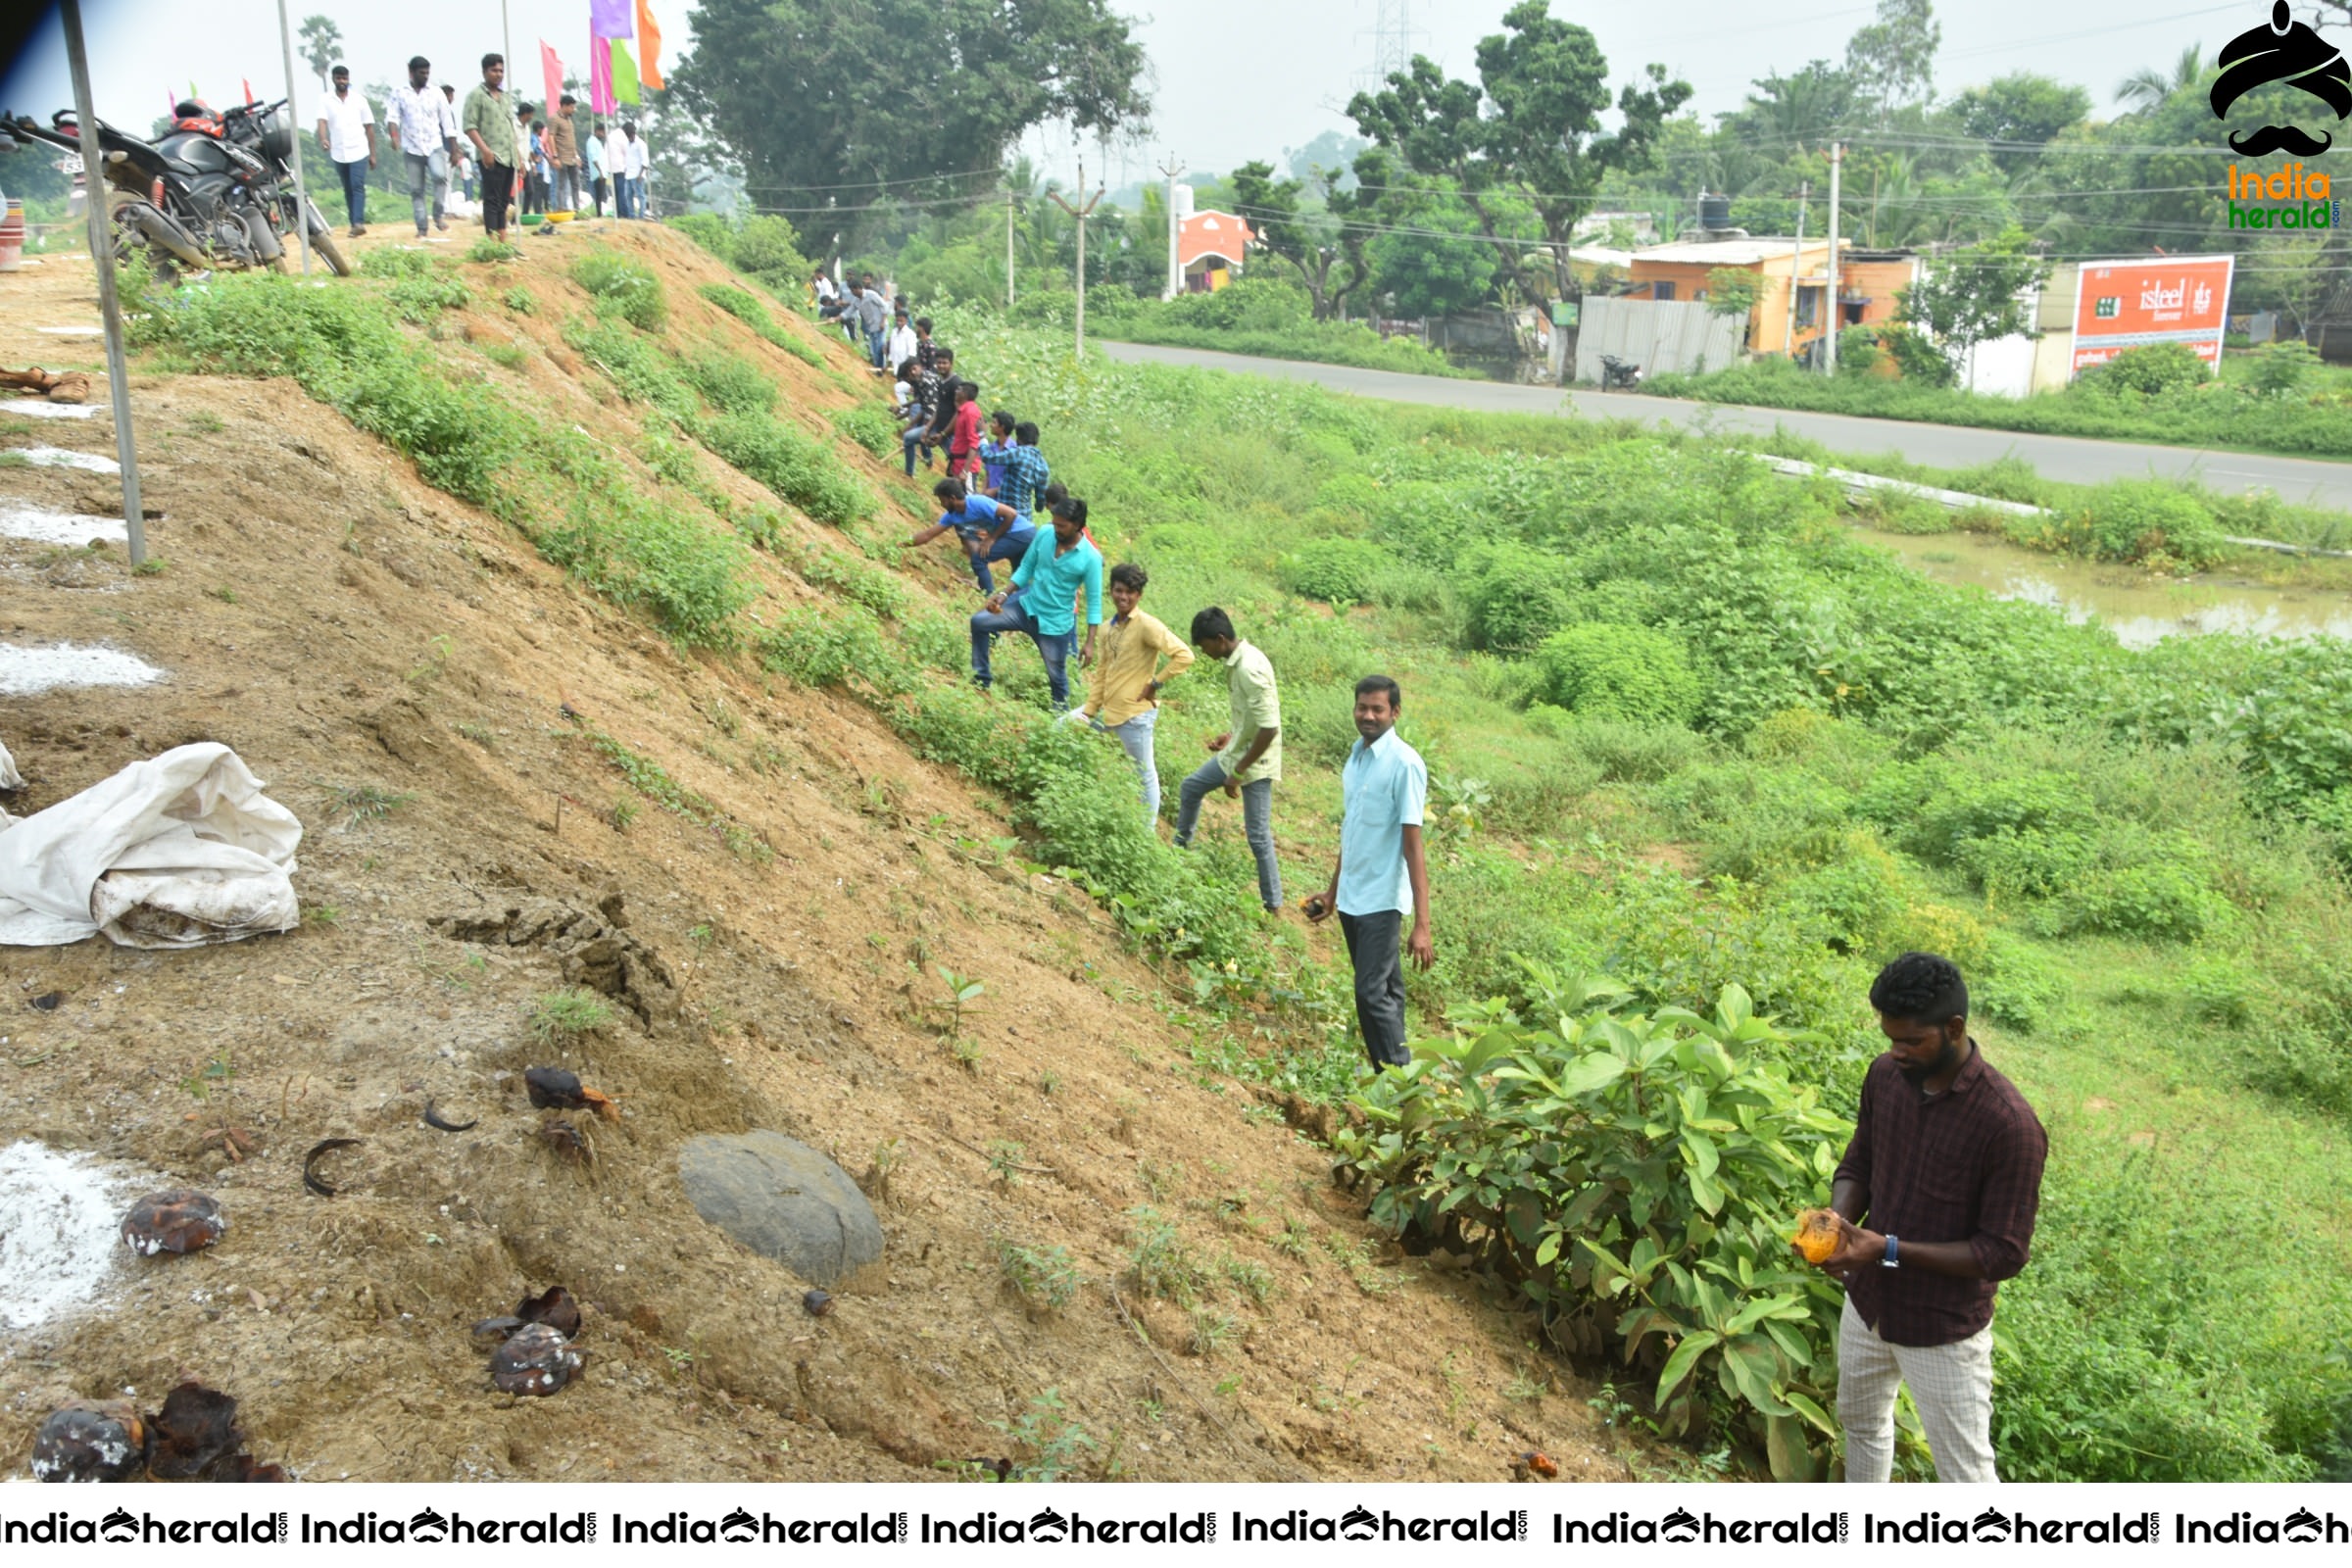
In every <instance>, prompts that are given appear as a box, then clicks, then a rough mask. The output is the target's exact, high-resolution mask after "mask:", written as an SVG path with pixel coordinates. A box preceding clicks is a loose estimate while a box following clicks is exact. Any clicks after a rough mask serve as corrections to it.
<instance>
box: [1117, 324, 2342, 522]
mask: <svg viewBox="0 0 2352 1568" xmlns="http://www.w3.org/2000/svg"><path fill="white" fill-rule="evenodd" d="M1101 347H1102V349H1103V353H1105V354H1107V355H1109V356H1110V357H1111V358H1112V359H1114V360H1123V361H1128V362H1131V363H1146V364H1152V365H1187V366H1198V367H1201V368H1206V369H1217V370H1239V371H1242V372H1245V373H1247V374H1250V375H1271V376H1280V377H1282V378H1284V379H1287V380H1294V381H1315V382H1319V383H1321V384H1322V385H1324V386H1327V387H1330V388H1332V389H1333V390H1334V391H1338V392H1353V393H1355V394H1357V395H1358V396H1361V397H1368V398H1384V399H1387V400H1390V401H1392V402H1397V403H1435V404H1440V405H1443V406H1446V407H1448V408H1456V409H1477V410H1482V411H1486V412H1491V413H1496V414H1571V413H1573V414H1581V415H1585V416H1588V417H1597V418H1619V419H1622V418H1634V419H1671V420H1674V421H1675V422H1677V423H1681V424H1691V423H1695V422H1697V421H1698V420H1699V419H1701V418H1702V417H1703V418H1707V419H1710V420H1712V422H1713V425H1714V427H1715V428H1716V429H1719V430H1760V431H1770V430H1771V429H1772V428H1773V427H1774V426H1775V425H1785V426H1787V427H1788V429H1789V431H1791V432H1792V433H1794V434H1797V435H1801V436H1805V437H1807V438H1808V439H1811V440H1814V441H1819V442H1821V443H1822V444H1823V445H1824V446H1827V447H1828V448H1830V450H1832V451H1833V452H1897V453H1900V454H1902V455H1903V456H1904V457H1906V458H1908V459H1910V460H1911V461H1912V462H1914V463H1924V464H1928V465H1930V466H1935V467H1939V468H1965V467H1968V466H1972V465H1975V464H1979V463H1987V462H1990V461H1991V460H1992V459H1994V458H1998V457H2001V456H2003V455H2005V454H2008V453H2015V454H2016V455H2017V456H2019V457H2021V458H2023V459H2025V460H2026V461H2027V462H2028V463H2031V464H2033V465H2034V467H2035V468H2036V469H2038V470H2039V471H2040V472H2041V473H2042V474H2043V475H2044V476H2045V477H2048V478H2052V479H2063V480H2066V481H2068V482H2070V483H2075V484H2096V483H2098V482H2099V481H2100V480H2103V479H2122V478H2135V477H2142V476H2145V475H2147V474H2150V473H2154V474H2159V475H2162V476H2164V477H2167V478H2171V477H2176V476H2180V475H2188V474H2193V475H2195V476H2196V477H2197V478H2199V479H2202V480H2203V481H2204V482H2205V483H2206V484H2208V485H2211V486H2212V487H2213V488H2214V489H2216V490H2253V489H2269V490H2276V491H2277V492H2278V494H2279V495H2281V496H2283V497H2285V498H2286V499H2287V500H2289V501H2299V502H2305V503H2308V504H2310V505H2314V506H2325V507H2334V508H2337V509H2340V510H2343V511H2352V464H2339V463H2322V462H2318V461H2315V460H2313V459H2310V458H2278V457H2266V456H2256V455H2252V454H2248V453H2243V452H2209V451H2202V450H2199V449H2198V448H2195V447H2167V446H2147V445H2143V444H2140V443H2137V442H2129V441H2093V440H2084V439H2082V438H2080V437H2075V436H2056V435H2021V434H2018V433H2016V432H2013V431H2008V430H1976V429H1970V428H1968V427H1967V426H1964V425H1954V424H1918V423H1913V422H1911V421H1909V420H1902V419H1868V418H1858V417H1853V416H1851V415H1843V414H1802V413H1798V412H1796V411H1794V410H1788V409H1751V408H1725V407H1721V406H1717V405H1710V404H1699V403H1687V402H1684V401H1682V400H1680V399H1674V398H1653V397H1643V396H1641V395H1639V394H1632V393H1624V392H1608V393H1603V392H1566V393H1563V392H1561V391H1559V390H1558V389H1557V388H1555V387H1547V386H1513V385H1508V384H1505V383H1503V382H1499V381H1456V380H1449V379H1447V378H1446V377H1445V376H1438V375H1404V374H1400V373H1398V372H1397V371H1395V370H1358V369H1353V368H1348V367H1347V366H1340V365H1308V364H1304V363H1302V362H1299V361H1297V360H1260V359H1252V358H1250V357H1249V356H1247V355H1241V354H1216V353H1212V352H1210V351H1208V350H1205V349H1171V348H1159V347H1156V346H1153V345H1149V344H1143V343H1108V342H1105V343H1102V344H1101ZM2346 456H2348V457H2352V454H2346Z"/></svg>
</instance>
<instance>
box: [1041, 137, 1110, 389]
mask: <svg viewBox="0 0 2352 1568" xmlns="http://www.w3.org/2000/svg"><path fill="white" fill-rule="evenodd" d="M1078 193H1079V194H1080V195H1082V196H1083V195H1085V194H1086V160H1085V159H1083V158H1081V159H1079V160H1078ZM1046 194H1047V195H1049V196H1051V197H1053V198H1054V205H1055V206H1056V207H1059V208H1060V209H1061V210H1062V211H1063V212H1065V213H1067V214H1069V215H1070V216H1071V217H1072V218H1075V219H1076V220H1078V321H1077V326H1078V350H1077V352H1078V355H1079V357H1080V358H1082V359H1083V358H1084V357H1085V355H1086V219H1087V215H1088V214H1089V213H1092V212H1093V211H1094V210H1095V207H1096V205H1097V204H1098V203H1100V202H1101V201H1102V200H1103V188H1102V187H1101V186H1097V187H1096V188H1095V194H1094V195H1093V196H1092V197H1091V198H1089V200H1088V201H1087V204H1086V205H1085V206H1084V207H1072V206H1071V205H1070V204H1069V203H1068V202H1066V201H1063V200H1062V199H1061V192H1059V191H1048V192H1047V193H1046Z"/></svg>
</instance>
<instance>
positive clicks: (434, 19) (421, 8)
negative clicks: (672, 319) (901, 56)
mask: <svg viewBox="0 0 2352 1568" xmlns="http://www.w3.org/2000/svg"><path fill="white" fill-rule="evenodd" d="M33 3H35V4H37V3H39V0H33ZM1153 3H1155V4H1157V5H1158V6H1159V13H1158V15H1157V16H1151V15H1149V14H1148V12H1147V8H1146V6H1145V5H1140V4H1122V0H1114V4H1122V9H1125V10H1127V11H1128V12H1129V13H1130V14H1132V15H1137V16H1142V17H1145V18H1146V20H1144V21H1142V22H1141V23H1140V24H1139V25H1138V31H1139V34H1140V36H1141V37H1142V39H1143V41H1144V44H1145V47H1146V49H1147V51H1148V52H1149V54H1150V56H1151V58H1152V65H1153V68H1154V71H1155V73H1156V75H1157V78H1158V81H1157V90H1156V93H1155V97H1156V101H1157V110H1156V113H1155V114H1154V116H1153V126H1152V135H1151V137H1150V140H1149V142H1148V143H1147V144H1146V146H1145V147H1144V148H1143V149H1142V150H1133V149H1130V150H1126V151H1123V152H1120V153H1116V154H1114V155H1113V160H1112V164H1111V168H1110V169H1109V170H1108V171H1107V173H1108V174H1109V175H1110V182H1111V183H1112V184H1114V185H1118V184H1124V183H1126V182H1127V181H1128V180H1129V179H1131V178H1139V177H1142V176H1143V175H1144V174H1145V172H1146V171H1147V169H1148V166H1149V165H1151V164H1152V163H1154V162H1156V161H1158V159H1159V158H1160V157H1162V156H1164V155H1165V154H1167V153H1170V152H1172V153H1173V154H1174V155H1175V156H1177V157H1178V158H1181V159H1183V160H1184V161H1185V162H1186V163H1187V164H1188V165H1189V166H1190V167H1191V168H1193V169H1196V170H1213V171H1218V172H1222V171H1224V170H1228V169H1230V168H1232V167H1233V166H1234V165H1235V164H1238V163H1242V162H1245V161H1247V160H1248V159H1250V158H1253V157H1263V158H1266V159H1268V160H1270V161H1275V162H1279V161H1280V154H1281V152H1282V150H1283V149H1284V148H1286V147H1298V146H1303V145H1304V144H1305V143H1306V142H1308V141H1310V140H1312V139H1313V138H1314V137H1315V136H1316V135H1318V134H1319V133H1321V132H1322V131H1325V130H1332V129H1338V130H1347V129H1348V128H1350V127H1349V126H1348V123H1347V120H1346V118H1345V116H1344V115H1342V113H1341V112H1340V111H1341V106H1342V105H1344V104H1345V103H1346V102H1347V99H1348V93H1349V92H1350V91H1351V90H1352V88H1353V84H1354V80H1355V78H1356V77H1357V75H1358V74H1359V73H1362V72H1363V71H1364V70H1365V68H1366V67H1368V66H1369V65H1370V63H1371V60H1372V58H1373V37H1372V33H1371V28H1372V26H1373V25H1374V21H1375V17H1376V15H1377V12H1378V6H1377V3H1376V0H1153ZM23 4H25V0H0V5H7V6H10V7H12V8H14V7H17V6H21V5H23ZM653 5H654V13H655V16H656V17H657V19H658V20H659V21H660V22H661V23H662V26H663V32H664V44H665V56H674V55H675V54H677V53H679V52H681V51H682V50H683V49H684V48H685V47H686V45H687V44H688V43H689V42H690V37H689V34H690V32H691V11H690V7H689V5H688V3H687V0H653ZM1509 5H1510V0H1414V3H1413V4H1412V5H1411V8H1410V9H1411V20H1412V24H1413V26H1414V28H1415V30H1416V34H1417V36H1416V37H1415V39H1414V44H1415V47H1416V48H1417V49H1418V50H1419V51H1420V52H1422V53H1425V54H1428V55H1430V56H1431V57H1432V58H1434V59H1436V60H1437V61H1439V62H1440V63H1441V64H1442V65H1444V66H1445V67H1446V69H1447V70H1448V72H1450V73H1454V74H1457V75H1470V74H1473V73H1474V71H1475V60H1474V58H1473V54H1474V50H1475V49H1476V47H1477V42H1478V40H1479V38H1480V37H1482V36H1484V35H1485V34H1487V33H1489V32H1493V31H1495V30H1498V28H1499V25H1500V19H1501V16H1502V14H1503V12H1504V11H1506V10H1507V9H1509ZM507 9H508V15H509V19H510V22H511V25H512V38H513V45H514V47H513V49H512V51H510V52H511V53H512V54H513V55H514V56H515V57H516V58H515V66H514V68H513V69H514V73H515V77H516V79H517V81H518V82H519V83H520V84H521V86H522V88H523V90H524V91H525V92H526V93H527V94H529V95H531V96H533V97H536V96H537V95H538V92H539V87H538V83H539V80H540V73H539V70H538V66H537V51H538V40H540V39H541V38H545V39H546V40H547V41H548V42H550V43H552V44H554V45H555V46H556V50H557V53H558V54H559V55H560V56H562V57H563V59H564V63H565V64H566V66H567V67H568V66H576V64H577V63H578V61H579V60H580V59H582V58H583V57H584V56H585V54H586V49H587V32H588V24H587V12H588V6H587V0H508V6H507ZM1780 9H1781V10H1782V11H1784V12H1786V13H1787V14H1780V15H1774V14H1770V8H1766V7H1763V6H1759V5H1756V4H1754V3H1753V0H1684V3H1683V4H1681V5H1677V6H1672V7H1668V6H1655V7H1648V8H1638V7H1631V6H1627V5H1624V4H1616V5H1609V6H1601V5H1596V4H1592V3H1589V0H1553V13H1554V14H1555V15H1557V16H1561V17H1565V18H1569V19H1571V20H1574V21H1577V22H1581V23H1582V24H1584V25H1586V26H1589V27H1591V28H1593V32H1594V33H1595V35H1596V36H1597V37H1598V38H1599V41H1600V45H1601V49H1602V51H1603V53H1604V54H1606V55H1607V57H1608V60H1609V65H1610V70H1611V73H1612V76H1613V77H1614V78H1615V79H1619V80H1622V79H1625V78H1627V77H1628V76H1630V75H1631V74H1632V73H1635V72H1637V71H1639V69H1640V68H1641V67H1642V65H1644V64H1646V63H1647V62H1649V61H1653V60H1654V61H1658V62H1660V63H1661V64H1664V65H1665V66H1667V67H1668V68H1669V69H1671V70H1672V71H1673V72H1675V73H1677V74H1679V75H1681V76H1682V77H1683V78H1684V79H1686V80H1688V81H1689V82H1690V83H1691V86H1692V87H1693V88H1695V89H1696V96H1695V98H1694V99H1693V105H1694V107H1696V108H1697V109H1698V110H1700V111H1701V112H1702V113H1707V114H1712V113H1715V112H1719V111H1723V110H1729V109H1734V108H1737V107H1738V106H1739V103H1740V97H1741V94H1742V92H1743V91H1744V89H1745V88H1746V86H1747V83H1748V82H1749V81H1750V80H1751V79H1752V78H1754V77H1756V76H1759V75H1762V74H1765V73H1767V72H1772V71H1791V70H1795V69H1796V68H1798V67H1801V66H1802V65H1803V64H1804V63H1805V62H1806V61H1807V60H1809V59H1812V58H1814V57H1816V56H1819V57H1822V58H1827V59H1831V60H1837V59H1839V58H1841V57H1842V56H1843V53H1844V49H1845V40H1846V37H1847V36H1848V35H1849V34H1850V33H1851V32H1852V31H1853V30H1854V29H1855V28H1856V27H1857V26H1859V25H1862V24H1863V23H1865V22H1867V21H1868V20H1869V18H1870V15H1871V12H1872V10H1873V7H1872V5H1871V4H1869V3H1865V0H1843V3H1841V0H1792V4H1791V5H1789V6H1788V7H1785V8H1780ZM288 10H289V13H290V15H291V17H292V19H293V21H294V24H295V25H297V26H299V25H301V22H302V18H303V17H304V16H305V15H307V14H309V13H311V12H314V11H323V12H324V13H325V14H326V15H328V16H331V17H333V18H335V20H336V21H337V22H338V23H340V24H341V25H342V28H343V34H344V38H345V40H346V45H347V50H348V55H349V59H350V61H351V64H352V68H353V73H354V75H355V76H356V77H357V78H358V79H359V80H360V81H362V82H368V81H383V80H394V79H398V77H399V76H400V74H401V68H402V64H403V62H405V61H406V60H407V59H408V57H409V56H410V55H411V54H417V53H421V54H423V55H426V56H428V57H429V58H431V59H432V61H433V62H434V65H435V68H436V70H435V79H436V80H440V79H444V78H448V79H454V80H456V81H458V82H459V83H460V84H461V85H464V84H467V83H470V82H471V81H473V80H474V79H475V78H476V77H477V75H478V73H477V72H476V70H475V69H474V65H473V62H474V61H475V60H477V59H478V58H479V57H480V55H481V54H482V52H483V51H484V50H486V49H495V48H499V47H501V44H500V31H499V26H498V22H497V18H498V9H497V7H496V6H495V5H493V4H492V3H491V0H400V3H399V4H396V5H390V6H386V5H380V4H378V5H367V6H361V5H354V4H351V3H349V0H288ZM2268 10H2269V8H2268V5H2267V4H2266V3H2264V0H2234V3H2232V4H2226V5H2210V4H2206V5H2200V4H2197V3H2195V0H1969V3H1968V4H1966V5H1962V4H1958V3H1955V0H1947V3H1945V4H1943V5H1940V6H1938V7H1937V12H1938V15H1939V17H1940V19H1941V21H1942V24H1943V52H1942V54H1941V56H1940V57H1939V58H1938V60H1937V63H1936V87H1937V90H1938V91H1939V92H1943V93H1950V92H1953V91H1956V90H1958V89H1959V88H1961V87H1963V86H1966V85H1968V84H1969V83H1971V82H1976V81H1982V80H1985V79H1986V78H1988V77H1991V76H1997V75H2000V74H2001V73H2005V72H2009V71H2017V70H2034V71H2042V72H2047V73H2051V74H2054V75H2057V76H2059V77H2061V78H2063V79H2066V80H2071V81H2077V82H2081V83H2082V85H2084V86H2086V87H2088V88H2089V89H2090V90H2091V92H2092V94H2093V96H2094V100H2095V101H2096V102H2097V103H2098V104H2099V105H2100V106H2101V108H2102V109H2104V108H2105V107H2106V105H2107V104H2108V102H2109V99H2110V96H2111V95H2112V93H2113V91H2114V89H2115V85H2116V83H2117V82H2118V81H2120V80H2121V79H2122V78H2123V77H2124V76H2125V75H2127V74H2128V73H2131V71H2133V70H2134V69H2136V68H2138V67H2140V66H2143V65H2159V64H2161V65H2169V64H2170V63H2171V62H2172V61H2173V60H2174V59H2175V58H2176V57H2177V56H2178V55H2179V54H2180V49H2181V48H2182V46H2184V45H2186V44H2189V43H2202V44H2203V45H2204V46H2205V49H2206V51H2207V53H2208V55H2209V56H2210V54H2211V53H2212V51H2213V50H2214V49H2215V48H2217V47H2218V46H2219V45H2220V44H2221V43H2222V42H2223V40H2225V39H2227V38H2229V37H2230V36H2232V35H2233V34H2235V33H2237V32H2240V31H2243V30H2244V29H2245V28H2247V27H2249V26H2252V25H2256V24H2257V23H2260V22H2262V21H2264V20H2267V16H2268ZM82 11H83V15H84V16H85V18H87V20H88V25H89V28H90V54H91V60H92V70H93V72H94V73H95V78H96V92H97V97H98V112H99V113H100V114H101V115H102V116H104V117H105V118H107V119H110V120H120V121H123V122H127V123H141V122H144V121H145V120H146V119H148V118H149V117H151V116H153V115H155V114H160V113H162V112H163V110H164V108H165V97H166V93H167V90H168V89H169V90H171V91H179V92H184V91H185V90H186V83H187V82H188V81H189V80H190V79H191V78H193V80H194V81H195V83H196V84H197V85H198V86H199V87H201V88H202V89H203V90H204V93H205V95H206V96H207V97H208V98H210V99H212V100H213V101H214V102H215V103H221V102H224V101H225V102H233V101H235V99H236V98H237V97H238V96H239V88H238V82H239V79H240V78H246V77H249V78H251V80H252V82H253V86H254V90H255V91H256V92H257V93H260V94H262V95H264V96H267V97H278V96H281V95H282V94H283V93H284V91H285V86H284V76H285V73H284V69H283V66H282V64H281V59H282V57H281V53H280V50H279V46H278V31H277V7H276V5H275V3H274V0H203V3H202V4H198V5H194V6H191V5H190V4H189V3H188V0H83V3H82ZM1643 12H1646V13H1647V14H1646V15H1644V14H1642V13H1643ZM59 36H60V35H59V34H58V33H57V31H56V29H55V23H54V19H52V21H51V23H50V25H49V27H48V28H47V30H46V32H45V34H44V35H43V37H41V38H36V40H35V42H34V44H33V46H32V47H31V48H29V49H27V50H26V51H25V53H24V55H23V56H22V57H21V58H19V59H17V60H16V61H14V62H12V63H11V69H10V71H9V73H8V77H7V79H6V82H5V84H0V107H6V108H8V109H10V110H12V111H15V112H19V113H23V112H27V111H30V112H35V113H37V114H38V115H39V116H40V118H42V119H46V118H47V116H48V114H49V112H50V111H51V110H52V109H55V108H58V107H62V106H64V105H66V104H68V103H70V102H71V100H72V94H71V88H70V86H69V85H68V81H67V76H66V66H65V53H64V48H63V45H62V43H61V42H59V41H58V39H59ZM295 69H296V71H297V72H300V73H303V79H302V82H301V90H302V92H303V95H304V101H305V102H306V104H307V102H308V100H309V99H310V98H312V97H315V96H316V94H317V92H318V86H317V81H316V78H314V77H311V76H310V75H309V74H308V72H307V69H306V68H305V67H304V66H303V65H302V63H301V60H300V58H299V55H298V56H297V59H296V64H295ZM305 118H306V119H308V118H310V114H309V110H308V109H307V108H306V110H305ZM1028 151H1029V152H1030V153H1031V155H1032V156H1033V157H1036V158H1038V159H1040V161H1041V162H1043V163H1044V164H1045V165H1046V167H1047V168H1048V170H1049V171H1050V172H1054V173H1058V174H1060V175H1062V176H1063V177H1065V178H1066V177H1068V175H1069V174H1070V172H1071V166H1072V164H1073V162H1074V158H1075V154H1074V151H1073V149H1072V147H1071V145H1070V141H1069V138H1068V136H1067V134H1066V133H1065V134H1062V135H1059V136H1054V135H1051V134H1049V133H1045V132H1037V133H1033V134H1032V135H1031V137H1030V139H1029V147H1028ZM1087 151H1088V152H1089V154H1090V157H1089V162H1090V164H1092V165H1094V166H1096V169H1097V170H1099V169H1100V166H1101V164H1102V162H1103V159H1102V156H1101V154H1100V153H1098V152H1095V151H1094V150H1093V149H1092V148H1089V149H1087ZM1094 173H1095V170H1090V183H1091V182H1092V180H1093V176H1094Z"/></svg>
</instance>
